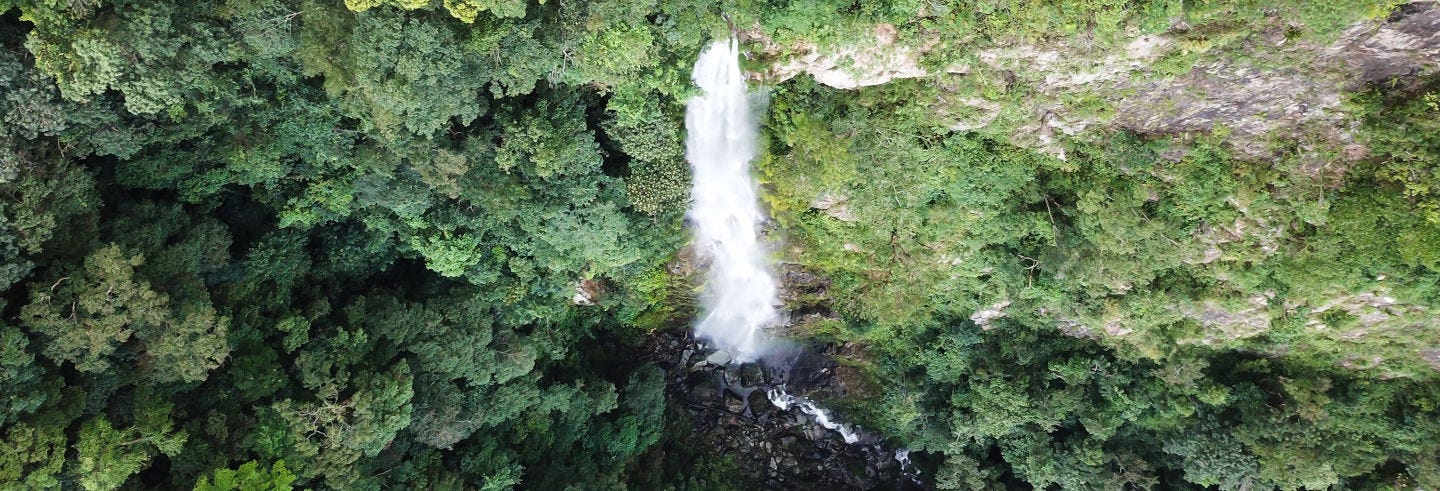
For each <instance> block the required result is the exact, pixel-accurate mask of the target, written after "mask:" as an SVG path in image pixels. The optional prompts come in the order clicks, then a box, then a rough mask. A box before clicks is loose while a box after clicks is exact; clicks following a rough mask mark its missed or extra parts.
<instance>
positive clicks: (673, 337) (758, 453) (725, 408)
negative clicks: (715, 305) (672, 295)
mask: <svg viewBox="0 0 1440 491" xmlns="http://www.w3.org/2000/svg"><path fill="white" fill-rule="evenodd" d="M657 337H664V338H666V339H657V340H652V342H650V343H649V344H648V346H650V347H651V357H652V358H653V361H654V362H655V363H656V365H658V366H661V367H665V368H666V369H667V370H668V372H669V373H668V377H667V380H669V381H670V383H669V386H668V388H667V391H668V394H669V397H670V398H672V400H673V401H676V402H677V403H678V404H679V405H680V406H681V407H684V408H685V409H686V410H685V411H680V412H678V414H677V413H671V414H673V415H676V416H678V417H688V418H689V421H688V422H687V423H688V426H689V427H690V428H691V432H690V434H688V435H686V436H684V437H683V438H684V439H685V441H686V442H687V443H688V444H691V445H696V446H699V447H702V448H708V449H713V450H711V451H709V452H707V453H713V454H716V455H731V456H733V458H734V459H735V460H736V462H737V463H738V464H739V465H738V466H737V467H738V468H739V469H740V471H741V472H743V473H745V475H744V476H743V477H744V478H745V479H747V480H748V481H750V482H753V483H756V484H755V485H756V486H757V487H758V488H760V489H836V490H840V489H926V488H927V487H928V486H926V485H920V484H916V483H915V482H914V481H912V480H911V479H910V478H909V477H908V476H906V475H905V474H904V472H903V471H902V470H901V469H899V468H898V466H897V465H895V463H894V457H893V455H894V449H893V448H884V447H883V446H882V445H881V442H880V441H879V440H878V437H876V436H874V435H869V434H865V433H862V435H865V436H864V437H863V439H862V440H861V442H860V443H857V444H846V443H845V442H844V440H843V439H842V438H841V436H840V435H839V434H838V433H837V432H835V431H831V430H827V429H824V428H821V427H819V426H817V425H816V424H815V422H814V418H811V417H808V416H805V415H804V414H801V413H799V412H798V411H796V410H794V409H793V408H792V409H791V410H790V411H782V410H780V409H779V408H778V407H776V406H775V405H774V404H772V403H771V402H770V399H769V397H768V396H767V394H766V390H767V389H769V388H776V389H778V388H783V389H784V390H786V391H787V392H788V393H790V394H793V395H796V396H804V397H808V398H810V399H813V400H816V401H821V402H823V401H825V400H828V399H830V398H833V397H838V396H841V395H843V394H844V393H845V388H844V387H842V386H841V384H840V381H839V378H838V377H836V376H835V373H836V371H837V364H836V363H835V361H834V360H833V359H831V358H830V355H831V354H838V353H843V352H845V351H846V350H847V348H846V347H841V346H833V345H826V344H807V343H795V344H793V345H790V346H786V347H783V348H781V349H777V350H776V352H774V353H773V354H772V355H771V356H768V357H767V358H766V359H765V360H763V361H762V362H759V363H733V362H732V363H729V364H728V365H724V366H720V365H716V364H711V363H708V362H706V361H705V360H706V359H707V358H709V357H711V356H712V354H713V353H714V351H713V349H707V348H704V347H702V346H699V345H697V344H696V343H695V342H694V341H693V340H691V339H690V338H689V336H688V335H687V333H677V332H662V333H659V334H657ZM672 341H674V342H672ZM687 353H688V356H687ZM685 358H688V360H686V361H688V362H689V363H691V365H689V366H687V365H686V364H684V363H681V360H682V359H685ZM835 416H836V417H837V418H840V419H843V415H840V414H837V415H835Z"/></svg>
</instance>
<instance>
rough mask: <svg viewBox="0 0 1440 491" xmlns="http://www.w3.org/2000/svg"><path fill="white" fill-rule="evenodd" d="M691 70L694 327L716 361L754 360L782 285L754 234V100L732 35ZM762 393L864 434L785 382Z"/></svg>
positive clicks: (782, 405) (784, 406)
mask: <svg viewBox="0 0 1440 491" xmlns="http://www.w3.org/2000/svg"><path fill="white" fill-rule="evenodd" d="M692 78H693V79H694V81H695V85H697V86H699V87H700V89H701V93H700V94H699V95H697V96H694V97H692V98H691V99H690V100H689V101H687V102H686V105H685V129H686V136H685V158H686V160H689V161H690V168H691V171H692V174H693V179H694V180H693V185H692V188H691V197H692V202H691V205H690V211H689V215H688V216H689V219H690V222H691V225H692V230H693V233H694V234H695V241H696V244H697V246H698V247H699V248H700V250H701V252H702V254H703V255H705V256H706V257H708V258H709V259H710V267H709V268H708V270H707V273H706V275H707V276H706V278H705V287H704V290H703V292H702V295H701V307H702V311H701V314H700V320H699V322H698V323H697V324H696V326H695V335H696V337H697V338H700V339H704V340H707V341H710V342H713V343H715V345H716V346H715V347H716V348H717V349H719V350H720V352H723V353H728V354H729V356H712V358H713V359H714V360H715V362H716V364H718V365H729V364H731V363H734V364H737V365H738V364H742V363H751V362H756V361H758V360H760V358H761V356H762V355H764V354H766V347H767V342H766V341H767V340H766V337H765V328H767V327H769V326H771V325H774V324H776V323H777V322H778V321H779V320H780V313H779V310H778V309H777V307H776V306H777V304H778V303H779V302H778V299H779V296H778V293H779V289H778V287H777V286H776V281H775V277H774V276H773V275H772V274H771V268H770V264H769V261H768V255H767V254H768V251H767V250H766V248H765V246H764V244H763V243H762V242H761V241H760V236H759V229H760V226H761V224H762V223H763V222H764V220H765V215H764V212H763V211H762V210H761V208H760V200H759V195H758V192H757V189H756V184H755V179H754V178H753V177H752V176H751V175H750V161H751V159H753V158H754V157H755V140H756V137H757V135H758V122H757V121H756V116H755V107H756V104H754V101H753V100H752V98H751V95H750V93H749V92H748V91H747V90H746V87H745V76H744V72H743V71H741V69H740V51H739V44H738V43H737V41H736V40H735V39H734V38H731V39H729V40H728V41H718V42H715V43H713V44H711V45H710V46H709V47H707V48H706V49H705V50H704V51H703V52H701V53H700V58H699V59H698V60H696V62H695V71H694V73H693V74H692ZM716 355H721V353H717V354H716ZM766 395H767V396H768V398H769V399H770V401H771V403H773V404H774V405H775V406H776V407H778V408H779V409H780V410H781V411H788V410H790V409H791V408H792V407H793V408H796V409H798V410H799V411H800V412H802V413H805V414H807V415H809V416H810V417H811V418H813V419H814V421H815V423H816V424H818V425H820V426H822V427H824V428H827V429H829V430H832V431H835V432H838V433H839V434H840V435H841V437H842V438H843V439H844V440H845V442H846V443H851V444H853V443H856V442H858V441H860V439H861V436H860V434H859V433H857V432H856V431H854V430H853V429H852V428H851V427H850V426H849V425H846V424H842V423H840V422H838V421H835V420H834V419H833V418H832V417H831V415H830V412H829V411H826V410H825V409H822V408H820V407H819V406H818V405H816V404H815V402H814V401H811V400H809V399H806V398H804V397H798V396H793V395H790V394H788V393H786V392H785V390H784V388H783V387H780V388H770V389H768V390H766Z"/></svg>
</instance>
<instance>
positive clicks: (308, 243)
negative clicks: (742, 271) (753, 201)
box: [0, 0, 1440, 490]
mask: <svg viewBox="0 0 1440 491" xmlns="http://www.w3.org/2000/svg"><path fill="white" fill-rule="evenodd" d="M922 3H923V5H922ZM953 3H954V5H950V4H945V3H943V2H901V1H895V2H876V3H870V2H865V3H864V4H863V5H862V4H861V3H858V2H857V3H845V4H842V5H835V4H831V3H830V2H822V1H793V2H787V1H774V2H740V3H738V4H734V5H731V4H726V5H723V6H722V5H712V4H709V3H705V2H700V1H676V2H672V1H668V0H667V1H657V2H628V1H611V2H585V3H579V2H562V1H548V2H528V1H526V0H444V1H443V2H438V1H426V0H346V1H345V2H343V3H342V2H331V1H320V0H300V1H297V0H229V1H213V2H179V1H164V0H152V1H125V0H73V1H64V0H0V258H3V262H0V289H3V291H4V293H3V296H0V311H3V317H0V388H3V391H0V488H4V489H12V488H14V489H54V488H65V489H74V488H79V489H105V490H108V489H117V488H130V489H138V488H163V489H189V488H192V487H193V488H196V489H207V490H208V489H289V488H291V487H300V488H318V489H382V488H401V489H510V488H513V487H522V488H527V489H566V488H567V487H570V488H577V489H616V488H626V487H632V488H637V489H649V488H674V489H714V488H719V487H724V485H726V484H732V485H734V484H735V482H734V481H731V480H730V479H729V477H728V473H729V472H731V471H733V469H731V468H732V467H733V466H736V465H746V463H745V462H743V456H719V455H708V454H707V449H704V448H690V447H688V446H687V445H686V438H685V435H684V432H683V428H684V424H683V423H684V422H683V420H681V419H677V418H683V412H676V411H672V410H667V407H668V406H669V405H670V404H671V403H670V402H667V401H666V398H665V380H664V378H663V375H662V374H661V373H660V371H659V370H658V369H656V368H655V367H653V366H651V365H649V364H647V363H645V362H643V361H642V360H641V359H640V357H638V356H637V355H636V354H637V353H638V352H639V351H640V349H639V346H640V345H641V344H642V343H643V342H644V341H645V339H646V338H647V336H650V335H651V334H652V333H654V332H656V331H658V330H667V329H686V328H688V325H687V323H688V319H689V316H690V315H691V314H692V309H693V307H692V306H691V305H690V304H689V300H688V297H687V294H693V291H692V289H691V288H690V284H691V283H690V282H691V281H692V280H693V279H692V278H688V277H685V276H683V275H679V274H676V273H674V272H673V271H672V270H671V269H669V268H667V263H669V262H670V261H672V259H673V258H674V257H675V255H676V254H677V251H679V250H681V248H682V247H684V245H685V242H686V239H685V233H684V230H683V226H682V217H683V214H684V208H685V205H686V200H687V192H688V190H687V188H688V186H689V171H688V169H687V166H686V163H685V161H684V159H683V141H682V137H683V131H682V128H681V126H682V120H683V101H684V100H685V98H686V97H687V96H688V95H690V94H691V93H692V91H693V90H694V89H693V88H691V87H690V84H689V80H688V74H689V70H690V65H691V63H692V62H693V58H694V56H695V54H696V53H697V52H698V51H699V49H700V48H701V47H702V46H703V45H704V44H705V43H706V42H708V41H710V40H711V39H713V38H715V37H717V36H725V35H726V32H725V26H726V21H725V20H724V19H722V18H721V13H722V11H725V12H729V13H731V14H732V15H733V16H734V20H735V24H736V25H737V26H741V27H742V28H744V26H749V25H751V24H759V25H761V26H763V28H764V31H765V34H767V35H769V36H770V37H771V39H770V40H769V42H774V43H779V44H783V43H788V42H792V41H796V40H810V41H814V42H817V43H822V44H823V43H835V42H843V41H844V40H846V39H850V38H853V37H855V36H858V35H859V34H858V33H865V32H869V29H871V26H873V25H875V24H877V23H889V24H894V25H897V26H900V27H901V33H900V38H901V39H902V40H912V41H913V40H914V39H916V38H923V37H924V36H926V35H935V36H941V37H945V36H953V37H946V38H945V39H944V40H943V41H942V43H941V44H942V46H943V47H944V49H943V50H936V51H935V52H934V55H931V56H932V58H933V59H928V58H927V59H926V60H925V61H926V63H927V64H931V65H935V66H940V67H943V66H946V64H948V63H951V62H953V61H955V60H956V59H968V58H967V57H973V50H976V49H980V48H983V47H987V46H996V45H1005V44H1006V43H1010V42H1013V41H1015V40H1017V39H1019V40H1025V41H1026V42H1051V43H1061V42H1075V41H1076V40H1077V39H1083V41H1084V42H1085V43H1089V45H1091V46H1096V47H1095V48H1094V49H1096V50H1103V48H1104V46H1107V45H1109V44H1115V45H1119V44H1121V41H1120V39H1121V38H1123V37H1125V36H1127V35H1129V34H1126V33H1127V32H1131V31H1134V32H1160V33H1163V32H1169V30H1173V29H1174V27H1173V26H1174V24H1173V22H1171V20H1172V19H1175V18H1182V19H1188V22H1186V24H1187V30H1186V31H1185V36H1188V38H1187V42H1189V43H1190V44H1185V45H1184V50H1183V51H1181V52H1177V54H1176V55H1175V56H1173V57H1170V58H1166V59H1165V60H1164V62H1165V64H1166V66H1165V67H1164V68H1163V69H1161V70H1157V72H1163V73H1161V75H1163V74H1169V73H1177V72H1178V73H1183V72H1184V71H1185V68H1187V67H1189V66H1191V65H1193V64H1195V63H1198V62H1199V61H1201V60H1204V59H1207V58H1206V57H1210V58H1215V57H1224V56H1232V55H1234V54H1235V53H1236V52H1238V51H1232V50H1242V49H1244V47H1245V46H1246V45H1247V42H1248V41H1247V40H1249V39H1250V37H1251V36H1258V34H1256V33H1258V32H1260V30H1261V29H1262V28H1263V27H1265V24H1264V23H1265V22H1270V21H1269V20H1267V19H1273V18H1285V19H1297V20H1296V22H1301V23H1302V24H1301V25H1300V27H1296V28H1295V29H1294V32H1293V37H1290V38H1286V39H1294V40H1296V42H1303V41H1305V40H1308V39H1310V38H1312V37H1313V38H1317V39H1320V38H1325V37H1326V36H1333V35H1334V33H1335V32H1338V31H1339V29H1341V28H1343V27H1345V26H1347V25H1348V24H1350V23H1352V22H1361V21H1364V20H1366V19H1372V20H1373V19H1375V18H1379V19H1383V18H1385V17H1386V16H1387V15H1390V13H1391V11H1392V10H1393V9H1394V8H1395V7H1396V5H1395V4H1394V2H1353V5H1351V4H1345V5H1339V4H1338V3H1337V4H1336V5H1328V6H1317V5H1316V4H1315V3H1314V2H1304V1H1298V0H1297V1H1281V2H1264V3H1263V5H1262V3H1261V2H1249V1H1210V2H1189V1H1186V2H1181V1H1178V0H1175V1H1163V0H1159V1H1150V2H1147V1H1122V0H1084V1H1079V2H1044V1H1033V2H999V1H982V2H974V3H973V4H971V3H970V2H953ZM1267 9H1278V10H1279V12H1278V13H1276V14H1275V15H1270V14H1264V15H1262V14H1261V12H1268V10H1267ZM917 12H923V14H919V13H917ZM1291 14H1293V15H1291ZM1367 16H1369V17H1367ZM936 33H940V34H936ZM1284 35H1285V36H1292V33H1291V32H1290V31H1285V32H1284ZM1107 43H1109V44H1107ZM766 62H767V60H766V59H764V57H757V58H756V59H752V60H749V61H748V62H747V63H749V64H751V65H759V64H762V63H766ZM1177 67H1178V68H1177ZM992 75H993V76H992ZM1022 75H1023V74H1022ZM1428 76H1429V75H1426V74H1421V75H1419V77H1420V80H1421V82H1420V83H1418V84H1414V85H1413V87H1409V88H1406V89H1405V90H1397V89H1394V87H1393V86H1392V87H1384V86H1381V87H1368V88H1363V89H1362V90H1359V91H1357V92H1355V93H1353V94H1349V95H1347V97H1350V100H1349V102H1348V103H1347V106H1346V107H1347V110H1348V111H1351V112H1352V115H1353V116H1354V120H1355V122H1356V123H1355V128H1356V131H1357V135H1358V136H1359V138H1360V139H1361V140H1362V142H1363V143H1364V144H1365V145H1367V146H1368V150H1369V152H1368V154H1367V155H1366V156H1364V157H1363V158H1354V159H1348V160H1344V159H1342V158H1341V157H1340V156H1336V155H1330V156H1329V158H1331V159H1333V160H1335V161H1341V160H1344V167H1345V168H1344V169H1343V172H1326V173H1316V172H1313V168H1312V166H1311V164H1312V162H1311V161H1309V160H1307V159H1308V158H1309V157H1307V156H1306V155H1303V152H1301V150H1300V148H1299V147H1300V146H1301V145H1299V144H1298V143H1297V142H1293V141H1277V142H1276V143H1275V148H1274V151H1273V152H1272V155H1273V156H1274V158H1273V159H1272V160H1270V161H1264V162H1257V161H1254V160H1253V159H1248V158H1239V157H1237V156H1236V152H1235V149H1234V148H1231V147H1230V146H1228V145H1227V142H1226V135H1225V132H1226V130H1225V129H1224V128H1217V129H1216V130H1215V131H1212V132H1208V133H1201V134H1186V135H1153V134H1152V135H1137V134H1132V133H1129V132H1125V131H1113V130H1104V129H1099V130H1093V131H1090V132H1088V133H1085V134H1081V135H1070V136H1066V137H1064V138H1065V143H1066V144H1067V145H1069V146H1070V147H1069V148H1070V149H1071V152H1070V154H1069V155H1068V157H1067V158H1065V159H1063V160H1062V159H1059V158H1056V157H1055V156H1053V155H1048V154H1045V153H1042V152H1037V151H1035V150H1034V149H1031V148H1026V147H1024V146H1022V145H1018V144H1015V143H1013V142H1011V141H1008V140H1007V139H1006V138H1004V137H1003V134H1002V132H998V131H985V130H980V131H960V130H954V129H951V128H950V126H949V124H950V123H949V122H947V121H944V120H943V118H942V117H941V116H939V115H937V112H936V111H935V109H934V108H933V107H931V106H929V105H928V104H929V102H928V101H933V100H935V99H936V98H939V97H948V96H951V95H953V94H951V93H952V92H954V91H962V92H964V91H970V92H973V93H975V94H980V95H985V96H987V97H990V96H993V97H996V98H1006V97H1010V98H1024V97H1027V92H1025V90H1024V87H1023V84H1017V83H1014V80H1013V79H1014V77H1013V74H1010V75H1006V74H990V75H986V74H981V75H980V76H977V77H975V79H976V80H978V81H977V82H975V83H974V84H973V85H963V84H962V85H960V86H943V84H937V83H932V82H933V81H932V80H926V79H915V80H906V81H896V82H892V83H888V84H885V85H881V86H876V87H867V88H863V89H859V90H855V91H840V90H835V89H831V88H827V87H822V86H820V85H817V84H815V83H814V82H811V81H809V80H805V79H797V80H794V81H791V82H787V83H785V84H783V85H779V86H775V87H772V88H771V91H770V93H769V106H768V107H767V116H766V118H767V119H766V122H765V128H764V135H765V136H764V138H765V142H764V146H765V148H764V151H763V155H762V157H761V158H760V160H759V162H757V166H758V168H759V176H760V178H761V181H762V184H763V194H764V196H765V200H766V204H767V205H768V206H769V208H770V209H771V211H772V214H773V216H774V222H775V223H774V230H773V231H772V232H771V234H772V236H773V237H776V238H780V239H783V240H784V242H785V244H786V247H785V248H784V249H783V250H781V251H779V252H778V253H777V254H778V255H780V256H782V257H781V260H782V261H784V262H785V264H786V267H791V268H798V269H803V270H805V271H808V272H810V273H813V274H814V275H816V276H818V277H823V278H825V279H826V280H825V281H826V285H827V288H826V289H825V291H824V292H823V293H820V294H815V295H809V296H804V297H803V298H791V299H789V300H790V304H789V305H787V306H788V307H790V308H792V309H796V310H804V311H806V312H822V313H823V314H824V315H820V316H815V317H813V318H807V320H806V321H805V322H799V323H797V324H796V325H795V326H793V327H792V328H791V329H790V330H789V333H790V335H792V336H797V337H805V338H809V339H813V340H819V341H827V342H834V343H836V344H845V343H848V344H849V345H851V346H856V347H857V348H856V349H855V350H853V351H852V353H853V354H852V355H851V356H850V357H849V358H845V359H841V360H838V361H839V363H841V364H842V365H843V366H844V367H845V372H844V373H845V374H846V378H845V380H846V384H847V386H848V388H849V393H850V395H848V396H847V397H844V398H839V399H835V400H832V401H825V402H826V403H827V404H831V405H833V407H836V408H839V410H840V411H841V412H842V413H844V414H845V415H846V416H847V417H850V418H854V419H856V420H858V421H860V422H861V423H863V424H864V425H865V426H866V427H867V428H869V429H871V430H874V431H877V432H879V433H881V434H883V435H885V436H887V437H889V438H890V439H891V440H893V441H894V442H895V443H897V444H898V445H904V446H909V447H910V448H912V449H915V450H916V453H915V454H914V458H915V460H916V461H917V463H918V464H919V465H920V468H921V469H922V471H923V475H924V476H925V477H926V478H927V479H931V482H932V483H933V484H934V485H936V486H937V487H941V488H968V489H983V488H988V487H996V486H1001V487H1012V488H1037V489H1057V488H1058V489H1121V488H1127V489H1139V488H1145V489H1150V488H1177V489H1199V488H1205V487H1214V488H1219V489H1257V488H1258V489H1270V488H1279V489H1300V488H1305V489H1324V488H1331V487H1335V488H1342V487H1343V488H1356V489H1387V488H1412V487H1423V488H1433V487H1436V486H1440V407H1437V406H1440V383H1437V375H1440V370H1437V367H1440V327H1437V325H1436V320H1435V319H1434V315H1433V312H1432V310H1433V309H1434V307H1435V306H1437V305H1440V212H1437V211H1436V210H1437V209H1440V207H1437V203H1440V191H1437V190H1440V172H1437V171H1436V169H1437V162H1440V160H1437V159H1440V126H1437V124H1436V121H1437V118H1436V115H1437V113H1440V103H1437V101H1440V96H1437V94H1440V92H1437V90H1436V85H1435V84H1434V80H1433V79H1430V78H1425V77H1428ZM985 77H991V78H989V79H986V78H985ZM1007 77H1008V78H1007ZM947 91H949V92H947ZM966 93H968V92H966ZM1082 102H1083V101H1082ZM821 196H831V197H834V199H832V200H831V202H832V203H831V205H828V206H827V207H826V208H827V209H821V208H820V207H818V206H817V205H816V200H817V198H819V197H821ZM842 196H843V199H840V198H839V197H842ZM834 202H844V203H845V204H846V206H847V207H848V208H847V209H846V210H845V213H843V214H841V213H839V211H838V210H836V209H835V208H834V206H833V203H834ZM1217 230H1220V231H1221V232H1226V233H1224V234H1222V233H1220V232H1216V231H1217ZM1236 230H1241V231H1244V230H1248V231H1249V232H1244V233H1242V232H1235V231H1236ZM1232 232H1233V233H1232ZM1387 299H1388V300H1387ZM982 312H994V314H992V315H984V316H982V315H979V313H982ZM1376 312H1381V313H1383V314H1385V315H1384V316H1377V315H1375V313H1376Z"/></svg>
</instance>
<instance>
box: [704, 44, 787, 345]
mask: <svg viewBox="0 0 1440 491" xmlns="http://www.w3.org/2000/svg"><path fill="white" fill-rule="evenodd" d="M693 79H694V81H695V85H697V86H699V87H700V89H701V90H702V93H701V94H700V95H697V96H695V97H693V98H691V99H690V100H689V101H688V102H687V103H686V106H685V128H686V137H685V158H686V159H687V160H689V161H690V166H691V170H692V172H693V175H694V181H693V182H694V183H693V187H692V192H691V196H692V198H693V201H692V204H691V207H690V213H689V218H690V222H691V224H692V226H693V230H694V234H695V239H696V244H697V245H698V246H699V247H700V249H701V250H702V251H703V254H705V255H706V256H707V257H709V258H710V268H709V270H708V273H707V275H708V276H707V277H706V281H705V289H704V291H703V293H702V296H701V306H702V309H703V310H702V312H701V317H700V321H699V323H698V324H697V325H696V327H695V334H696V337H699V338H701V339H706V340H709V341H711V342H713V343H715V344H716V345H717V347H718V348H720V349H722V350H725V351H728V352H729V353H730V354H731V355H733V356H734V361H735V362H742V363H743V362H751V361H755V360H756V359H758V358H759V357H760V355H761V354H762V353H763V351H764V347H765V332H764V329H765V328H766V327H767V326H770V325H772V324H774V323H775V322H776V321H777V320H778V319H779V317H780V316H779V312H778V311H777V310H776V307H775V304H776V303H777V298H778V296H777V292H778V291H777V288H776V285H775V278H774V277H773V276H772V275H771V273H770V268H769V264H768V262H767V251H766V249H765V247H764V246H763V244H762V243H761V242H760V237H759V228H760V225H761V223H762V222H763V221H764V218H765V216H764V213H763V212H762V211H761V209H760V202H759V197H758V195H757V193H756V184H755V180H754V179H753V178H752V177H751V175H750V160H751V159H752V158H754V157H755V138H756V134H757V129H756V126H757V122H756V118H755V114H754V105H753V104H752V101H751V96H750V94H749V93H748V92H747V91H746V89H745V78H744V73H743V72H742V71H741V70H740V53H739V46H738V43H737V42H736V40H735V39H733V38H731V39H730V40H728V41H719V42H716V43H714V44H711V45H710V47H708V48H706V49H705V51H704V52H702V53H701V54H700V58H699V59H698V60H697V61H696V62H695V72H694V74H693Z"/></svg>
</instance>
